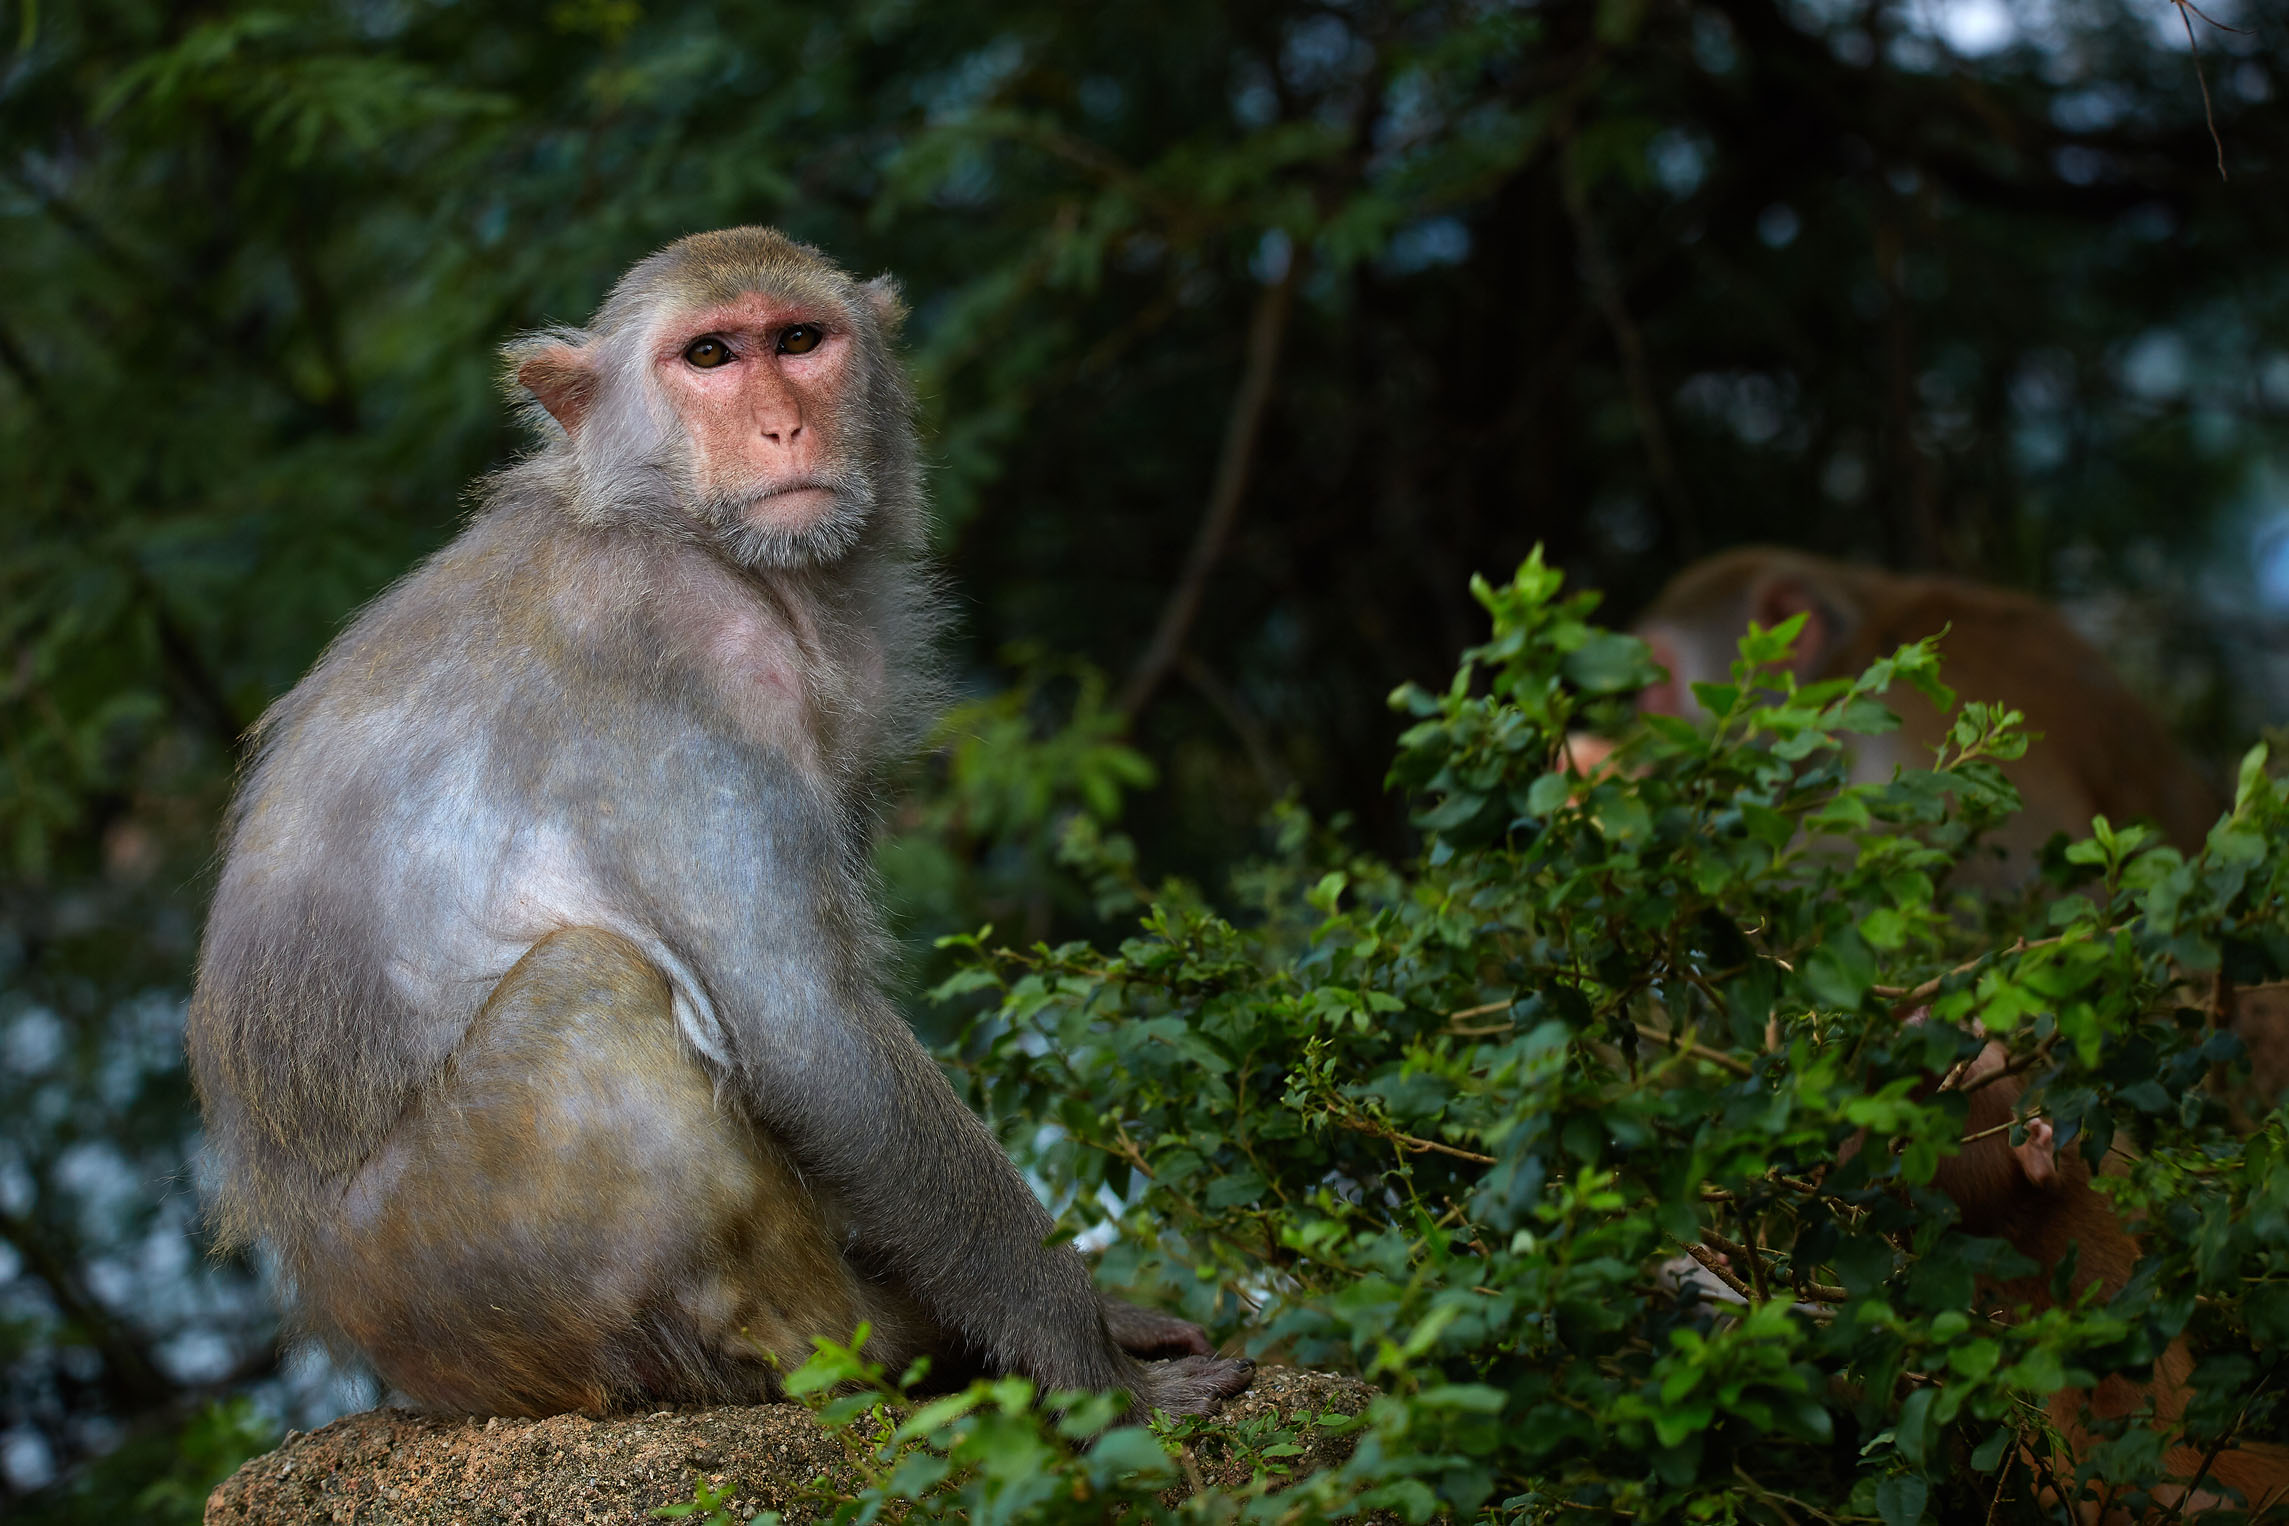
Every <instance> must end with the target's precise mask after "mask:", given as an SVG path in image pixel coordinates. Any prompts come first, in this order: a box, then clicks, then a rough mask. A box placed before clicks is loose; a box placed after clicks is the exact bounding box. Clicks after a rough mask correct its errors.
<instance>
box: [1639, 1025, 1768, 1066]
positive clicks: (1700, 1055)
mask: <svg viewBox="0 0 2289 1526" xmlns="http://www.w3.org/2000/svg"><path fill="white" fill-rule="evenodd" d="M1631 1026H1632V1027H1634V1028H1635V1029H1636V1030H1637V1036H1638V1037H1639V1038H1641V1039H1648V1040H1651V1041H1652V1042H1653V1043H1656V1044H1659V1045H1660V1046H1661V1047H1662V1048H1664V1049H1667V1050H1669V1051H1671V1052H1672V1053H1678V1054H1689V1055H1691V1056H1692V1057H1693V1058H1694V1059H1696V1060H1706V1061H1708V1063H1710V1064H1711V1065H1714V1066H1716V1067H1717V1068H1718V1069H1719V1070H1729V1071H1731V1072H1732V1073H1733V1074H1734V1075H1736V1076H1740V1077H1742V1078H1744V1079H1745V1078H1747V1077H1749V1076H1753V1075H1755V1074H1756V1069H1755V1067H1753V1066H1751V1065H1749V1064H1748V1063H1747V1062H1746V1061H1743V1060H1737V1059H1735V1058H1733V1057H1732V1056H1731V1055H1729V1054H1720V1053H1718V1052H1717V1051H1716V1050H1714V1049H1710V1048H1708V1047H1707V1046H1705V1045H1702V1044H1696V1043H1694V1042H1693V1041H1692V1040H1691V1039H1686V1040H1685V1041H1684V1042H1683V1043H1679V1042H1676V1039H1677V1035H1675V1034H1672V1033H1664V1032H1662V1031H1661V1030H1660V1029H1659V1028H1655V1027H1651V1026H1649V1025H1647V1024H1645V1023H1633V1024H1631ZM1688 1031H1690V1030H1688Z"/></svg>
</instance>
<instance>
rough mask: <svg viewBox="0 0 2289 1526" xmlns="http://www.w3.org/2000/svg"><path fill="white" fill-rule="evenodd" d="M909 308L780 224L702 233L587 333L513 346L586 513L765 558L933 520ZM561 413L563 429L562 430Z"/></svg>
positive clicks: (515, 373) (619, 297)
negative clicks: (925, 492)
mask: <svg viewBox="0 0 2289 1526" xmlns="http://www.w3.org/2000/svg"><path fill="white" fill-rule="evenodd" d="M904 316H905V310H904V308H903V307H902V306H901V305H900V302H899V299H898V289H897V287H896V285H895V284H894V283H892V282H891V280H890V279H889V278H888V277H887V276H885V277H882V278H879V279H877V280H873V281H867V282H861V281H858V280H855V279H853V278H852V277H851V276H850V275H849V274H847V273H846V272H844V271H843V270H842V269H840V268H839V267H837V266H836V265H835V264H833V263H832V262H831V261H829V260H828V259H827V258H826V257H825V256H824V255H822V254H820V253H819V252H818V251H817V250H815V249H812V248H810V247H809V246H807V245H804V244H798V243H796V242H795V241H794V240H793V239H790V238H788V237H787V236H786V235H785V234H782V233H780V232H778V231H777V230H776V229H771V228H727V229H724V230H722V231H721V232H716V233H700V234H694V235H692V236H691V237H689V238H685V239H681V240H679V241H677V242H676V243H673V244H670V245H669V246H668V247H667V248H665V249H663V250H661V251H660V252H659V253H658V254H655V255H653V256H652V257H651V258H649V259H647V260H645V261H643V262H642V263H641V264H639V265H637V266H636V267H635V268H634V269H632V270H630V271H629V272H628V273H627V274H626V275H625V276H623V277H621V278H620V281H619V284H618V285H616V286H614V287H613V288H612V292H611V295H609V296H608V297H606V298H605V299H604V304H603V306H602V307H600V308H598V309H597V311H596V316H595V317H594V318H592V319H591V320H590V321H589V324H588V327H587V328H585V329H555V330H551V331H549V332H547V333H544V334H538V335H530V336H527V337H525V338H522V339H519V340H517V341H516V342H515V343H513V344H511V345H510V346H509V348H508V351H507V356H508V371H509V377H510V380H511V385H512V389H513V391H514V392H515V393H516V394H518V395H520V396H522V397H527V398H529V399H530V400H531V402H533V403H534V404H537V405H538V408H539V409H540V410H541V411H542V412H545V414H546V415H547V417H548V418H549V419H553V420H554V421H555V424H556V425H557V426H558V427H559V428H561V430H562V432H563V433H562V437H561V439H559V440H558V441H556V442H555V443H554V444H553V445H552V447H551V449H552V450H556V451H560V452H562V453H563V458H564V460H565V462H566V464H567V465H568V466H569V467H570V468H571V470H572V471H573V472H574V473H575V475H576V481H575V482H574V484H573V487H574V491H573V493H572V494H571V495H570V502H571V503H572V504H573V505H574V509H575V512H577V513H579V514H581V515H582V516H583V517H584V518H589V519H592V520H595V521H597V522H601V523H610V522H615V521H627V520H631V519H641V520H646V521H651V522H654V523H661V524H663V526H664V527H670V528H677V529H682V530H685V531H688V532H690V533H694V534H699V535H703V536H707V537H709V538H712V539H713V540H715V541H716V542H717V543H718V544H719V545H720V546H721V547H722V548H723V549H724V551H725V552H726V553H727V554H729V555H730V556H731V557H733V558H734V559H735V560H737V561H739V562H741V563H743V564H745V565H748V566H754V567H800V566H806V565H813V564H816V563H820V562H826V561H832V560H834V559H835V558H837V557H840V556H842V555H844V554H846V553H847V552H849V551H850V550H851V548H852V547H853V546H855V545H856V544H857V543H858V541H859V538H860V536H861V534H862V533H864V532H865V531H866V530H867V529H868V527H869V526H870V525H874V524H879V525H880V526H881V528H882V529H884V530H886V531H887V532H888V533H889V535H890V536H891V537H892V538H893V539H895V540H898V541H900V542H904V543H911V542H912V541H913V540H914V539H915V538H917V537H918V536H919V535H920V533H921V527H920V524H919V522H918V521H919V508H918V505H919V480H918V472H917V467H916V455H915V449H914V441H913V420H912V414H913V402H912V397H911V394H910V392H909V391H908V388H907V384H906V380H905V377H904V375H903V373H902V372H901V370H900V367H899V365H898V363H897V361H896V360H895V358H894V357H893V356H892V354H891V349H890V346H891V342H892V340H893V339H894V337H895V336H896V333H897V329H898V325H899V322H900V320H901V319H902V318H903V317H904ZM544 427H545V426H544Z"/></svg>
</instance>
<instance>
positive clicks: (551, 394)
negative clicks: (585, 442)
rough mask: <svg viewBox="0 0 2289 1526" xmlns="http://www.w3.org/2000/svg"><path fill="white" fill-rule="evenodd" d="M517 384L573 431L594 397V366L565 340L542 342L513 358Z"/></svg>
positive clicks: (586, 413)
mask: <svg viewBox="0 0 2289 1526" xmlns="http://www.w3.org/2000/svg"><path fill="white" fill-rule="evenodd" d="M516 375H517V385H518V386H520V387H522V388H524V389H525V390H526V391H527V392H529V393H531V394H532V396H533V401H534V402H537V403H539V404H540V405H541V406H542V407H543V408H546V409H547V410H548V414H549V417H550V418H552V419H555V420H556V421H557V422H558V423H559V424H562V425H563V426H564V432H565V433H566V434H575V433H577V432H578V431H579V429H580V421H581V420H582V419H585V418H587V417H588V408H589V405H590V404H591V403H593V402H595V401H596V383H597V376H596V367H595V366H594V365H593V364H592V363H591V362H590V361H589V358H588V356H587V355H586V354H585V353H584V352H582V351H581V350H579V349H576V348H575V347H573V346H572V345H569V344H551V345H544V346H542V347H540V348H538V349H534V350H529V351H527V352H526V353H525V354H524V356H523V357H522V358H521V359H519V360H518V362H517V372H516Z"/></svg>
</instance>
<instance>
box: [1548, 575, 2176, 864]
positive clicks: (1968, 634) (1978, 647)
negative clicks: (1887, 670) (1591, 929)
mask: <svg viewBox="0 0 2289 1526" xmlns="http://www.w3.org/2000/svg"><path fill="white" fill-rule="evenodd" d="M1795 615H1803V616H1804V629H1803V630H1802V632H1800V633H1799V634H1798V636H1797V638H1796V647H1795V653H1794V661H1793V663H1792V664H1791V665H1792V667H1793V668H1794V670H1795V673H1796V676H1797V678H1798V679H1799V680H1800V681H1801V682H1805V683H1812V682H1815V681H1817V680H1820V679H1825V678H1844V677H1855V676H1857V675H1858V674H1859V673H1860V672H1862V671H1863V670H1864V669H1866V667H1867V666H1868V665H1869V664H1870V663H1872V662H1874V661H1875V660H1876V659H1877V658H1879V657H1888V656H1890V655H1891V654H1892V652H1893V651H1895V650H1896V649H1898V648H1899V647H1901V646H1904V645H1906V644H1907V643H1908V642H1911V641H1920V640H1922V639H1923V638H1924V637H1926V636H1937V635H1939V634H1940V632H1941V631H1943V630H1944V631H1945V632H1946V633H1947V634H1946V636H1945V638H1944V639H1943V640H1942V641H1941V642H1940V646H1939V655H1940V677H1941V678H1942V679H1944V680H1946V682H1947V684H1948V686H1949V687H1950V688H1952V689H1954V690H1955V691H1956V693H1957V694H1959V695H1960V696H1962V697H1963V698H1964V699H1967V700H1985V701H2000V702H2001V703H2003V704H2005V705H2007V706H2009V707H2010V708H2011V709H2014V710H2017V711H2020V712H2021V713H2022V714H2024V715H2025V716H2026V718H2027V721H2026V724H2027V729H2028V730H2029V731H2030V732H2035V733H2040V735H2039V736H2037V737H2036V738H2035V739H2034V741H2033V742H2032V743H2031V744H2030V745H2029V746H2028V748H2027V754H2026V756H2025V757H2024V758H2020V759H2018V760H2016V761H2013V762H2009V763H2005V764H2003V765H2002V768H2003V772H2004V773H2005V774H2006V775H2007V776H2008V777H2009V778H2010V780H2011V782H2012V783H2013V784H2014V785H2016V786H2017V788H2018V791H2019V796H2020V799H2021V801H2022V802H2023V805H2022V808H2021V810H2020V811H2019V812H2018V814H2017V815H2015V816H2013V817H2012V818H2011V819H2010V820H2009V821H2007V822H2005V823H2004V824H2003V825H2002V826H2001V827H1999V828H1997V829H1996V831H1995V832H1994V833H1992V834H1990V838H1989V840H1990V842H1991V843H1992V844H1993V846H1994V847H1995V848H1996V849H1998V850H1999V851H2000V854H2001V859H2000V862H1987V863H1973V864H1966V865H1965V869H1966V871H1969V873H1970V878H1971V879H1972V880H1973V881H1977V880H1980V879H1985V880H1987V881H1988V882H1989V883H1994V884H2005V885H2008V884H2016V883H2021V882H2023V881H2024V880H2025V879H2026V878H2027V877H2029V876H2030V875H2031V874H2032V872H2033V869H2034V866H2035V864H2036V862H2037V859H2038V857H2039V854H2040V852H2041V849H2042V846H2043V844H2044V843H2045V842H2047V841H2048V840H2049V839H2050V837H2051V836H2052V834H2054V833H2057V832H2064V833H2066V834H2067V836H2069V837H2070V838H2081V837H2087V836H2089V835H2090V819H2091V817H2092V816H2094V815H2104V816H2106V817H2107V819H2108V820H2110V821H2111V822H2113V823H2114V824H2115V825H2116V826H2127V825H2128V824H2130V823H2131V822H2132V821H2140V820H2143V821H2150V822H2152V823H2154V824H2155V825H2156V826H2158V827H2159V828H2160V829H2161V831H2162V835H2163V837H2164V838H2165V839H2166V840H2167V841H2169V842H2170V843H2172V844H2174V845H2175V846H2177V847H2178V848H2180V849H2182V850H2184V851H2186V852H2192V851H2194V850H2196V849H2198V848H2199V847H2200V846H2201V844H2202V839H2203V837H2204V836H2205V835H2206V834H2207V833H2208V831H2209V829H2210V827H2211V825H2212V824H2213V823H2215V822H2216V820H2217V817H2218V811H2219V808H2220V801H2219V800H2218V798H2217V795H2216V792H2215V791H2214V790H2212V789H2211V787H2210V785H2209V783H2208V781H2207V780H2205V779H2204V778H2203V777H2202V775H2201V772H2200V771H2199V770H2198V769H2197V768H2196V767H2195V766H2194V764H2193V762H2192V760H2191V759H2189V758H2188V757H2187V756H2186V754H2185V752H2184V750H2183V749H2181V748H2180V747H2179V746H2178V744H2177V743H2176V742H2174V741H2173V740H2171V738H2170V735H2169V733H2168V731H2166V730H2165V729H2164V728H2163V726H2162V724H2161V722H2160V721H2158V720H2157V719H2155V717H2154V715H2153V712H2152V711H2150V710H2148V709H2147V708H2146V707H2145V705H2143V704H2141V703H2140V702H2139V700H2138V698H2137V696H2136V695H2134V694H2132V693H2131V692H2130V690H2129V689H2128V688H2127V687H2125V686H2124V684H2123V682H2122V680H2121V679H2119V678H2117V677H2116V676H2115V674H2114V671H2113V670H2112V669H2111V668H2110V667H2108V666H2107V663H2106V659H2105V658H2103V657H2101V656H2100V655H2099V654H2098V652H2097V651H2096V650H2095V649H2094V648H2092V646H2091V645H2090V643H2089V642H2087V641H2085V640H2083V639H2082V637H2080V636H2078V635H2076V634H2075V632H2074V630H2073V629H2072V627H2070V626H2069V625H2068V624H2067V623H2066V621H2064V620H2063V619H2061V618H2060V617H2059V614H2058V611H2057V610H2055V609H2053V608H2051V607H2050V606H2049V605H2048V604H2045V603H2044V602H2042V601H2041V600H2040V599H2036V598H2032V597H2030V596H2029V595H2026V594H2023V593H2014V592H2011V591H2010V590H2007V589H2002V588H1993V587H1988V586H1986V585H1984V584H1979V583H1970V582H1964V581H1961V580H1959V579H1953V578H1940V577H1910V576H1905V575H1902V574H1899V573H1892V572H1885V571H1882V570H1880V569H1878V568H1873V567H1859V566H1854V565H1852V564H1850V563H1846V562H1838V561H1831V560H1829V559H1828V558H1826V557H1819V556H1812V555H1809V554H1807V553H1805V552H1801V551H1787V550H1782V549H1780V548H1778V547H1773V546H1750V547H1743V548H1741V549H1738V550H1733V551H1726V552H1722V553H1720V554H1718V555H1716V556H1712V557H1708V558H1705V559H1704V560H1702V561H1698V562H1695V563H1694V564H1693V565H1692V566H1690V567H1687V568H1686V569H1685V570H1684V571H1683V572H1680V573H1678V574H1677V576H1676V577H1675V578H1673V579H1671V580H1670V582H1669V585H1668V586H1667V587H1666V588H1664V589H1663V590H1662V591H1661V594H1660V595H1659V597H1657V598H1656V599H1655V600H1654V601H1653V604H1652V606H1651V607H1650V608H1648V609H1647V610H1646V611H1645V613H1644V614H1642V615H1640V616H1639V617H1638V619H1637V623H1636V626H1635V629H1636V631H1637V634H1639V635H1640V636H1643V637H1644V638H1645V640H1646V642H1647V643H1648V644H1649V645H1650V646H1651V647H1652V648H1653V660H1654V661H1655V662H1658V663H1660V664H1661V666H1662V667H1664V668H1666V669H1667V670H1668V672H1669V677H1668V679H1667V680H1666V681H1665V682H1662V683H1658V684H1655V685H1654V686H1652V687H1651V688H1649V689H1647V690H1646V691H1645V692H1644V694H1642V695H1641V696H1639V701H1638V703H1639V705H1640V706H1641V707H1642V708H1643V709H1646V710H1649V711H1653V712H1655V713H1658V714H1665V715H1681V716H1686V717H1688V718H1690V717H1693V716H1696V715H1698V714H1699V711H1700V706H1699V704H1698V702H1697V701H1696V700H1695V699H1694V698H1693V687H1692V686H1693V685H1694V684H1697V683H1725V682H1727V681H1728V680H1729V675H1730V673H1731V670H1732V665H1733V662H1734V661H1735V660H1736V658H1737V657H1738V655H1739V653H1738V647H1739V643H1740V638H1741V637H1742V635H1744V634H1745V633H1746V632H1747V630H1748V628H1749V625H1750V623H1751V622H1752V621H1753V622H1754V623H1756V624H1757V625H1759V626H1762V627H1764V628H1766V629H1768V630H1769V629H1771V628H1772V627H1773V626H1776V625H1778V624H1780V623H1781V622H1782V621H1783V620H1786V619H1789V618H1790V617H1792V616H1795ZM1886 703H1887V704H1889V705H1890V706H1891V707H1892V708H1893V709H1894V710H1896V711H1897V712H1898V714H1899V717H1900V727H1899V729H1898V730H1897V731H1893V732H1890V733H1887V734H1885V735H1881V736H1872V737H1859V738H1855V739H1854V759H1853V777H1854V779H1855V780H1856V781H1861V782H1880V781H1882V780H1884V779H1888V778H1890V777H1891V773H1892V770H1893V769H1894V768H1895V767H1904V768H1929V767H1930V766H1931V761H1932V749H1933V747H1934V746H1935V745H1936V744H1937V743H1938V742H1939V740H1940V738H1941V737H1943V736H1945V735H1946V732H1947V726H1948V723H1949V719H1950V718H1949V717H1945V716H1942V715H1941V714H1939V712H1938V711H1936V710H1934V709H1933V708H1932V707H1931V706H1929V705H1928V704H1925V703H1924V701H1923V700H1922V698H1921V697H1920V696H1919V695H1917V694H1916V693H1914V692H1913V691H1912V690H1909V689H1907V688H1906V687H1905V686H1904V685H1902V686H1898V687H1895V688H1894V689H1893V690H1892V692H1891V694H1890V696H1889V697H1888V699H1887V701H1886ZM1595 751H1596V749H1595V746H1594V744H1591V745H1590V746H1588V747H1585V748H1583V749H1580V755H1581V757H1582V759H1583V762H1584V763H1585V764H1587V763H1591V762H1594V761H1596V759H1594V758H1593V757H1591V756H1590V755H1591V754H1592V753H1594V752H1595Z"/></svg>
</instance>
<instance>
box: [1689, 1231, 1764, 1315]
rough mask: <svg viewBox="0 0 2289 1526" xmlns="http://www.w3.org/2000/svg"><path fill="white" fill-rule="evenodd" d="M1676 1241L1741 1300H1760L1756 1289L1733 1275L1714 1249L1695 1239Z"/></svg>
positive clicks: (1753, 1301)
mask: <svg viewBox="0 0 2289 1526" xmlns="http://www.w3.org/2000/svg"><path fill="white" fill-rule="evenodd" d="M1677 1243H1678V1244H1679V1245H1683V1246H1684V1247H1685V1254H1686V1255H1688V1256H1691V1257H1692V1258H1693V1259H1694V1260H1695V1261H1698V1262H1700V1263H1701V1265H1702V1266H1703V1267H1705V1268H1706V1269H1707V1270H1708V1272H1709V1274H1710V1275H1711V1276H1713V1277H1715V1278H1716V1279H1717V1280H1718V1281H1719V1282H1721V1283H1723V1284H1724V1285H1725V1286H1726V1287H1728V1288H1731V1289H1732V1290H1733V1291H1734V1292H1735V1293H1738V1294H1739V1295H1740V1297H1741V1302H1743V1303H1757V1302H1760V1301H1761V1300H1759V1299H1758V1298H1757V1296H1756V1290H1755V1289H1754V1288H1751V1287H1750V1286H1749V1285H1748V1284H1747V1283H1745V1282H1743V1281H1741V1279H1740V1278H1738V1277H1735V1276H1734V1275H1733V1274H1732V1271H1731V1269H1730V1268H1728V1267H1727V1266H1726V1265H1725V1262H1724V1258H1723V1257H1721V1256H1719V1255H1718V1254H1717V1253H1716V1252H1715V1251H1713V1250H1711V1249H1709V1247H1707V1246H1706V1245H1703V1244H1701V1243H1700V1242H1699V1241H1697V1240H1696V1241H1693V1242H1691V1243H1688V1242H1686V1241H1683V1240H1680V1241H1678V1242H1677Z"/></svg>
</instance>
